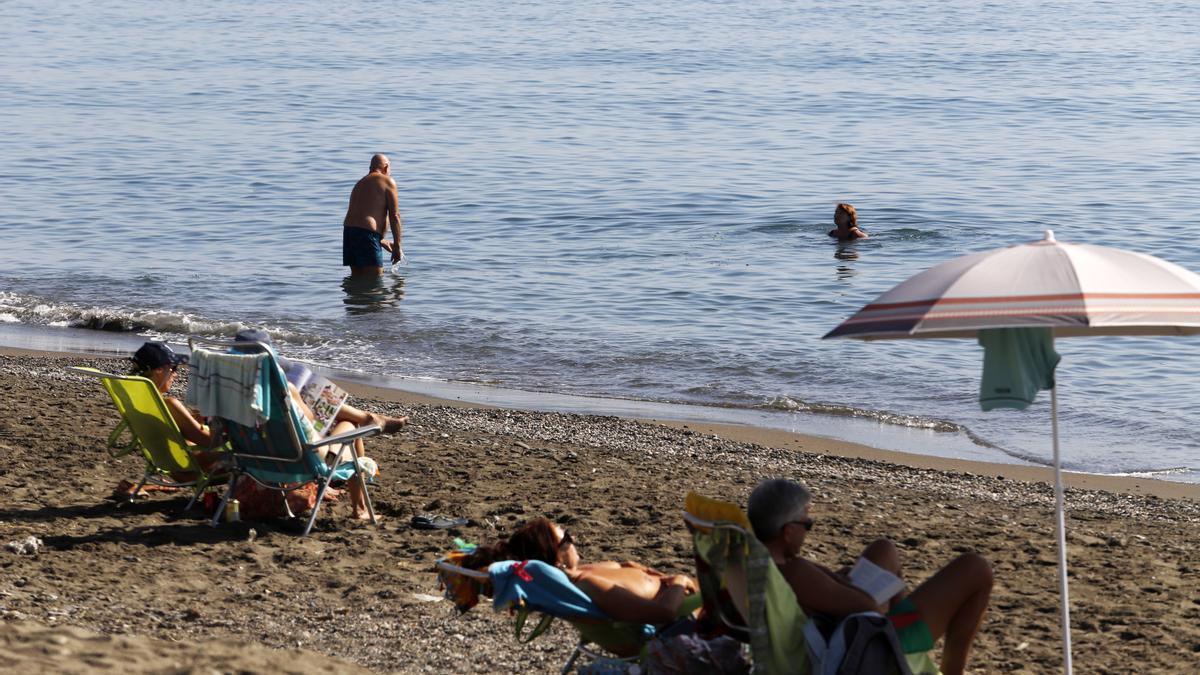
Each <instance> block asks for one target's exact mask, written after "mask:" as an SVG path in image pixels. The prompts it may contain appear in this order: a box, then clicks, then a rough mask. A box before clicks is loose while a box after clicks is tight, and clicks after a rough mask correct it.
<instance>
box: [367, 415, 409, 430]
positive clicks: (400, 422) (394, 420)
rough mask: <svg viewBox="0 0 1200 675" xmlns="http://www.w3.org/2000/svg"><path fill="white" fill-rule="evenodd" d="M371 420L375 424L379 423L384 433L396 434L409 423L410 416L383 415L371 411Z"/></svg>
mask: <svg viewBox="0 0 1200 675" xmlns="http://www.w3.org/2000/svg"><path fill="white" fill-rule="evenodd" d="M371 421H372V422H374V423H375V424H378V425H379V427H380V428H381V429H383V433H385V434H394V433H396V432H397V431H400V430H401V429H403V428H404V426H405V425H406V424H408V416H404V417H384V416H383V415H376V414H375V413H371Z"/></svg>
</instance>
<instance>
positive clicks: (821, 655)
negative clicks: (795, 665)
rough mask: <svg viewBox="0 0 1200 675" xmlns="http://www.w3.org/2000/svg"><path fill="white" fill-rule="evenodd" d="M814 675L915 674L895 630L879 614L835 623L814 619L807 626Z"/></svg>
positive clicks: (854, 617) (805, 633)
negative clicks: (905, 656) (910, 667)
mask: <svg viewBox="0 0 1200 675" xmlns="http://www.w3.org/2000/svg"><path fill="white" fill-rule="evenodd" d="M804 636H805V639H806V641H807V643H808V652H809V659H810V661H811V665H812V673H813V675H888V674H896V675H912V671H911V670H910V669H909V667H908V661H907V660H906V659H905V658H904V651H903V650H902V649H901V648H900V641H899V640H898V639H896V629H895V628H893V627H892V622H891V621H889V620H888V619H887V617H885V616H883V615H882V614H879V613H877V612H862V613H859V614H851V615H850V616H848V617H846V618H845V619H842V621H840V622H837V623H834V622H833V621H831V620H829V619H827V618H821V617H814V618H813V620H811V621H810V622H809V625H808V626H805V630H804Z"/></svg>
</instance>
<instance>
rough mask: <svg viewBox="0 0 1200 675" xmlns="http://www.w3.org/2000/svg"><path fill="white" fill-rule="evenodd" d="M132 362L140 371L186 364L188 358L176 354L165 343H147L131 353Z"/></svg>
mask: <svg viewBox="0 0 1200 675" xmlns="http://www.w3.org/2000/svg"><path fill="white" fill-rule="evenodd" d="M132 358H133V362H134V363H135V364H137V366H138V367H139V368H141V369H142V370H154V369H155V368H161V367H163V366H177V365H179V364H181V363H187V362H188V357H186V356H184V355H182V354H176V353H175V352H174V351H173V350H172V349H171V348H170V347H168V346H167V343H165V342H147V343H145V344H143V345H142V346H141V347H138V350H137V351H136V352H134V353H133V357H132Z"/></svg>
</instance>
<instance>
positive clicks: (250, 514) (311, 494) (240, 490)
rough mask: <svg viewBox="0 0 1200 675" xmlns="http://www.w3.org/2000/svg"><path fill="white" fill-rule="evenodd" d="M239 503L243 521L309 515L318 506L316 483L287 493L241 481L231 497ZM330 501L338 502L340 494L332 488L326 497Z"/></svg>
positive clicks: (254, 482) (255, 482) (247, 480)
mask: <svg viewBox="0 0 1200 675" xmlns="http://www.w3.org/2000/svg"><path fill="white" fill-rule="evenodd" d="M232 498H233V499H236V500H238V514H239V517H240V518H241V519H242V520H266V519H268V518H291V517H293V516H295V515H299V514H303V513H307V512H309V511H311V510H312V508H313V507H314V506H316V504H317V484H316V482H314V481H309V482H307V483H305V484H304V485H302V486H300V487H298V488H296V489H295V490H291V491H289V492H287V493H282V492H279V491H278V490H272V489H270V488H265V487H263V486H262V485H259V484H258V482H257V481H254V480H249V479H246V480H242V481H240V482H239V483H238V486H237V489H236V490H234V493H233V495H232ZM325 500H326V501H327V502H336V501H337V493H336V492H334V491H333V490H332V489H330V490H327V491H326V494H325Z"/></svg>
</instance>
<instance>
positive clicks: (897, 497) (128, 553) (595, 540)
mask: <svg viewBox="0 0 1200 675" xmlns="http://www.w3.org/2000/svg"><path fill="white" fill-rule="evenodd" d="M67 365H94V366H96V367H99V368H102V369H110V370H116V371H118V372H125V369H126V365H125V364H124V363H122V362H118V361H115V360H110V359H96V358H90V357H77V356H61V355H47V354H30V353H23V352H16V351H12V350H9V351H8V352H5V353H4V355H0V388H2V391H3V394H2V395H0V457H2V459H0V547H2V546H3V544H4V543H6V542H9V541H14V540H22V539H25V538H27V537H30V536H33V537H37V538H39V539H41V541H42V542H43V544H44V545H43V547H42V548H41V549H40V551H39V552H38V553H37V554H36V555H19V554H17V553H14V552H11V551H8V550H5V549H3V548H0V569H2V572H0V669H3V670H10V671H12V672H98V671H105V670H112V671H133V672H212V671H214V670H215V671H218V672H234V671H237V672H313V673H316V672H353V671H354V669H355V668H360V669H365V670H370V671H378V672H432V673H453V672H557V668H558V667H559V665H560V664H561V662H562V661H563V659H564V658H565V656H566V655H567V653H568V652H569V650H570V647H571V645H572V642H573V637H574V634H573V631H571V630H570V629H569V627H567V626H565V625H562V624H560V623H556V624H555V626H554V627H553V628H552V629H551V631H550V632H549V634H547V635H546V636H544V637H542V638H540V639H539V640H537V641H536V642H534V643H533V644H531V645H520V644H517V643H516V642H515V641H514V640H513V639H512V634H511V622H510V621H509V620H508V617H507V616H506V615H504V614H494V613H493V612H492V611H491V610H490V609H488V608H487V607H482V606H481V607H479V608H477V609H476V610H474V611H472V612H470V613H468V614H466V615H463V616H459V615H457V614H456V613H455V611H454V610H453V608H452V607H451V606H450V604H449V603H448V602H446V601H444V600H441V599H440V597H441V593H440V591H439V590H438V589H437V586H436V583H435V579H434V576H433V574H432V573H431V567H432V564H433V562H434V560H435V559H436V558H437V557H438V556H439V555H441V554H442V553H444V552H445V551H447V550H448V549H449V548H450V547H451V541H452V539H453V537H455V536H461V537H463V538H465V539H467V540H470V541H475V542H486V541H490V540H491V539H492V538H494V537H495V536H496V533H497V532H498V531H502V530H504V529H505V528H507V527H509V526H511V525H512V524H514V523H516V522H518V521H520V520H522V519H525V518H528V517H532V516H535V515H539V514H545V515H548V516H550V517H551V518H552V519H555V520H558V521H560V522H563V523H568V524H569V525H570V529H571V531H572V533H573V535H574V536H575V538H576V540H577V541H578V542H579V549H580V553H581V555H582V556H583V558H584V560H585V561H587V560H600V559H616V560H624V559H633V560H638V561H641V562H643V563H646V564H649V565H652V566H655V567H659V568H661V569H664V570H670V571H674V572H689V571H690V568H691V557H690V556H691V544H690V540H689V538H688V537H687V535H686V532H685V529H684V527H683V524H682V521H681V519H680V510H681V509H682V506H683V497H684V494H685V492H686V491H687V490H688V489H693V490H696V491H698V492H701V493H703V494H706V495H709V496H712V497H717V498H722V499H728V500H734V501H738V502H739V503H740V502H744V500H745V497H746V494H747V493H748V492H749V490H750V489H751V488H752V487H753V485H754V484H755V482H756V481H758V480H759V479H761V478H763V477H767V476H789V477H794V478H797V479H800V480H803V481H805V482H807V483H808V484H809V485H810V486H811V487H812V488H813V490H814V492H815V498H816V503H815V508H814V515H815V517H816V518H817V521H818V525H817V528H816V530H815V531H814V532H813V534H812V535H810V537H809V542H810V543H809V546H811V555H812V556H813V557H814V558H816V559H817V560H819V561H820V562H824V563H827V564H830V565H833V566H838V565H841V564H844V563H846V562H849V561H850V560H851V557H852V556H853V552H855V551H857V550H858V549H859V548H861V547H862V546H863V545H864V544H866V543H867V542H869V541H870V540H871V539H873V538H876V537H878V536H889V537H891V538H893V539H894V540H895V541H897V542H898V544H899V545H900V548H901V551H902V554H903V556H904V561H905V566H906V569H907V570H908V572H907V574H908V577H909V579H910V581H914V582H917V581H920V580H921V579H923V578H924V577H925V576H926V575H927V574H929V573H930V572H931V571H932V570H934V569H936V567H937V566H938V565H940V564H942V563H944V562H946V561H947V560H949V559H950V558H952V557H953V556H955V555H957V554H958V553H960V552H964V551H977V552H979V553H981V554H983V555H984V556H986V557H987V558H988V559H990V560H991V561H992V562H993V564H994V567H995V576H996V588H995V592H994V594H993V598H992V603H991V609H990V611H989V613H988V616H987V619H986V620H985V623H984V625H983V628H982V631H981V633H980V636H979V640H978V643H977V647H976V650H975V652H974V654H973V658H972V659H971V667H970V670H971V672H976V673H1046V672H1053V671H1055V670H1057V669H1059V667H1060V664H1061V652H1060V637H1061V636H1060V634H1059V629H1058V614H1057V612H1058V591H1057V584H1056V580H1055V564H1056V562H1055V561H1056V555H1055V547H1054V538H1053V495H1052V490H1051V486H1050V485H1049V484H1048V483H1047V482H1044V481H1046V480H1047V479H1048V478H1049V472H1048V471H1047V470H1044V469H1035V468H1029V467H1013V466H999V465H976V464H970V463H965V462H953V461H945V460H936V459H929V458H922V457H917V456H908V455H895V454H891V453H884V452H881V451H872V450H870V449H867V448H861V447H857V446H852V445H849V444H844V443H838V442H836V441H830V440H826V439H818V438H806V437H802V436H796V435H792V434H785V433H782V432H772V431H765V430H758V429H747V428H738V427H711V428H710V427H705V426H702V425H696V424H686V425H685V424H680V423H671V424H656V423H651V422H641V421H633V420H624V419H617V418H612V417H592V416H578V415H563V414H543V413H531V412H522V411H513V410H500V409H487V408H482V407H477V406H468V405H449V404H447V402H440V401H434V400H429V399H422V398H419V397H414V396H405V395H403V394H398V393H397V392H382V391H377V390H369V389H365V388H361V387H359V388H355V389H353V391H354V393H355V394H356V398H355V402H356V403H357V404H359V405H361V406H362V407H364V408H366V409H368V410H372V411H377V412H383V413H390V414H407V415H410V416H411V418H412V422H413V423H412V424H411V425H410V427H409V428H408V429H407V430H405V431H404V432H402V433H399V434H396V435H394V436H389V437H381V438H375V439H372V440H371V441H370V442H369V443H368V454H369V455H371V456H372V457H374V458H375V459H377V460H378V461H379V463H380V465H381V468H382V474H381V476H380V478H379V484H378V486H377V487H376V488H374V489H373V495H374V496H375V500H376V505H377V508H378V510H379V512H380V513H381V514H382V515H383V517H384V521H383V523H382V525H381V526H380V527H372V526H370V525H365V524H360V523H355V522H351V521H350V520H349V519H348V518H347V515H348V511H349V506H348V504H347V503H346V500H342V502H341V503H337V504H333V505H332V508H329V509H327V510H326V511H325V512H324V515H323V516H322V517H321V518H320V519H319V520H318V523H317V526H316V528H315V530H314V532H313V534H312V535H311V536H310V537H307V538H300V537H298V536H297V534H296V533H297V531H298V527H297V526H296V525H295V524H294V523H288V522H286V521H276V522H257V523H248V522H243V523H234V524H229V525H223V526H221V527H217V528H212V527H209V526H208V524H207V523H206V522H205V521H204V520H203V519H202V518H201V516H200V515H198V514H183V515H181V514H180V513H179V511H180V509H181V507H182V506H183V505H184V503H185V502H186V496H185V495H183V494H178V493H176V494H169V493H153V494H151V495H149V496H147V497H145V498H142V499H138V500H137V501H136V502H135V503H133V504H122V503H120V502H118V501H114V500H113V499H111V498H110V495H111V493H112V489H113V487H114V486H115V485H116V484H117V483H118V482H119V481H120V480H121V479H135V478H136V477H137V476H138V475H140V470H141V466H140V460H137V459H135V458H132V457H125V458H120V459H113V458H110V457H109V456H108V455H107V454H106V453H105V450H104V443H105V439H106V437H107V435H108V433H109V431H110V430H111V429H112V428H113V426H114V425H115V424H116V423H117V420H118V417H117V415H116V412H115V410H114V408H113V406H112V404H111V402H110V401H109V400H108V398H107V396H106V395H105V394H104V392H103V391H102V389H101V387H100V386H99V383H98V382H96V381H94V380H90V379H85V378H84V377H82V376H77V375H75V374H72V373H70V372H68V371H67V370H66V369H65V367H66V366H67ZM902 462H903V463H902ZM1071 484H1072V485H1073V487H1072V489H1070V490H1069V492H1068V508H1069V513H1068V542H1069V545H1070V566H1071V591H1072V598H1073V601H1072V612H1073V614H1072V618H1073V624H1074V641H1075V665H1076V669H1077V671H1078V672H1081V673H1104V672H1112V673H1123V672H1142V673H1147V672H1152V673H1153V672H1160V673H1178V672H1194V671H1195V670H1196V669H1197V668H1198V667H1200V590H1198V589H1200V546H1198V544H1200V534H1197V525H1198V523H1200V501H1198V500H1197V497H1198V495H1200V489H1197V487H1196V486H1188V485H1175V484H1169V483H1162V482H1155V481H1136V480H1121V479H1115V478H1098V477H1087V476H1074V477H1072V481H1071ZM426 512H431V513H438V514H442V515H447V516H460V517H464V518H467V519H469V524H468V525H466V526H464V527H462V528H460V529H457V530H449V531H422V530H414V529H412V528H410V527H409V519H410V518H411V517H412V516H413V515H414V514H416V513H426Z"/></svg>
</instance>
